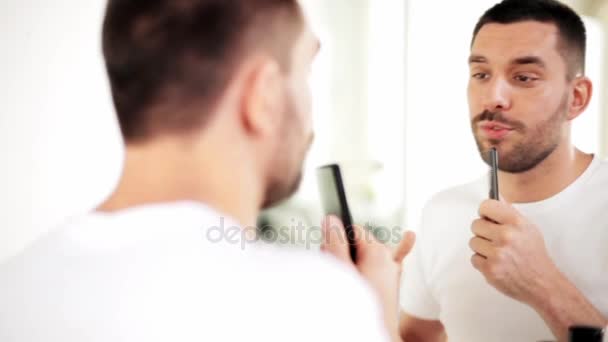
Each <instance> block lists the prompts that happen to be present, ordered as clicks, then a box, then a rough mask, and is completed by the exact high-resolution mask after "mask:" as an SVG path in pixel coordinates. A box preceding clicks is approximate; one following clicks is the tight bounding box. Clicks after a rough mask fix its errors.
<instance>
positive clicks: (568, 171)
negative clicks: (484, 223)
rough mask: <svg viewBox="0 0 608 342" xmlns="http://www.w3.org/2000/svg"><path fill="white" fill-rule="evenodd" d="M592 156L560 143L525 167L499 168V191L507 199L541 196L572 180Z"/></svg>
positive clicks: (521, 200) (534, 199)
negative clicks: (517, 169) (517, 170)
mask: <svg viewBox="0 0 608 342" xmlns="http://www.w3.org/2000/svg"><path fill="white" fill-rule="evenodd" d="M592 160H593V155H591V154H586V153H583V152H581V151H579V150H578V149H576V148H575V147H574V146H572V145H570V144H563V146H559V147H558V148H556V150H555V151H553V153H551V155H549V156H548V157H547V158H546V159H545V160H543V161H542V162H541V163H540V164H538V165H537V166H536V167H534V168H533V169H531V170H529V171H526V172H523V173H506V172H502V171H501V172H499V175H498V177H499V182H500V194H501V196H502V197H503V198H504V199H505V200H507V201H508V202H511V203H530V202H538V201H542V200H545V199H547V198H550V197H552V196H554V195H556V194H558V193H560V192H561V191H562V190H564V189H565V188H567V187H568V186H569V185H570V184H572V183H573V182H574V181H575V180H576V179H577V178H578V177H580V176H581V175H582V174H583V173H584V172H585V170H586V169H587V167H588V166H589V164H590V163H591V161H592Z"/></svg>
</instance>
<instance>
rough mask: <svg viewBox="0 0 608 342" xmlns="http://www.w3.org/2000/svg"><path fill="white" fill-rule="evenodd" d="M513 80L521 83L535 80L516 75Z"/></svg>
mask: <svg viewBox="0 0 608 342" xmlns="http://www.w3.org/2000/svg"><path fill="white" fill-rule="evenodd" d="M515 80H517V81H519V82H522V83H530V82H532V81H535V80H537V79H536V78H534V77H530V76H526V75H517V76H515Z"/></svg>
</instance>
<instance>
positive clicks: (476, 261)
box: [471, 254, 487, 272]
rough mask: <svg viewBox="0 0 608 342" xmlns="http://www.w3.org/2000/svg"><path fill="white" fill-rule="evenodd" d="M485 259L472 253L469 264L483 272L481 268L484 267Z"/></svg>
mask: <svg viewBox="0 0 608 342" xmlns="http://www.w3.org/2000/svg"><path fill="white" fill-rule="evenodd" d="M486 261H487V260H486V258H484V257H483V256H481V255H479V254H473V256H471V264H472V265H473V267H475V269H477V270H479V271H481V272H483V270H484V269H485V264H486Z"/></svg>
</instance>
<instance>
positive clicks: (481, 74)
mask: <svg viewBox="0 0 608 342" xmlns="http://www.w3.org/2000/svg"><path fill="white" fill-rule="evenodd" d="M488 76H489V75H488V74H486V73H485V72H478V73H475V74H473V78H475V79H478V80H485V79H487V78H488Z"/></svg>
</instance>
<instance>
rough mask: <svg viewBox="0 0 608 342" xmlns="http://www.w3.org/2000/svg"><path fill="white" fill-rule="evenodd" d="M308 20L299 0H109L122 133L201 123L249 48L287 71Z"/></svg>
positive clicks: (136, 138)
mask: <svg viewBox="0 0 608 342" xmlns="http://www.w3.org/2000/svg"><path fill="white" fill-rule="evenodd" d="M302 27H303V20H302V14H301V12H300V7H299V5H298V3H297V1H296V0H110V1H109V4H108V7H107V12H106V17H105V21H104V27H103V53H104V56H105V61H106V67H107V71H108V75H109V79H110V85H111V89H112V95H113V99H114V105H115V107H116V112H117V115H118V121H119V124H120V127H121V131H122V134H123V138H124V139H125V141H126V142H127V144H128V143H136V142H142V141H146V140H148V139H150V138H151V137H153V136H158V135H164V134H183V133H188V132H190V131H193V130H198V129H201V127H202V126H203V125H204V124H205V123H206V122H207V121H208V120H209V119H210V115H211V114H212V112H213V111H212V108H213V107H214V106H215V105H216V104H217V101H218V100H219V99H220V97H221V95H222V94H223V92H224V91H225V89H226V87H227V85H228V83H229V81H230V79H231V77H232V76H233V72H234V71H235V69H236V68H237V66H238V65H239V64H240V63H241V62H242V61H243V60H244V59H245V58H246V57H247V56H248V55H250V54H252V53H254V52H255V51H259V50H263V51H264V52H265V53H266V54H268V55H270V56H273V57H274V58H276V60H277V62H278V64H279V65H280V66H281V68H282V69H283V71H284V72H287V71H288V70H287V69H288V68H289V65H290V64H289V60H290V53H291V47H292V45H293V42H294V40H295V38H296V37H297V35H298V33H299V32H300V31H301V30H302ZM202 109H204V110H202Z"/></svg>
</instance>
